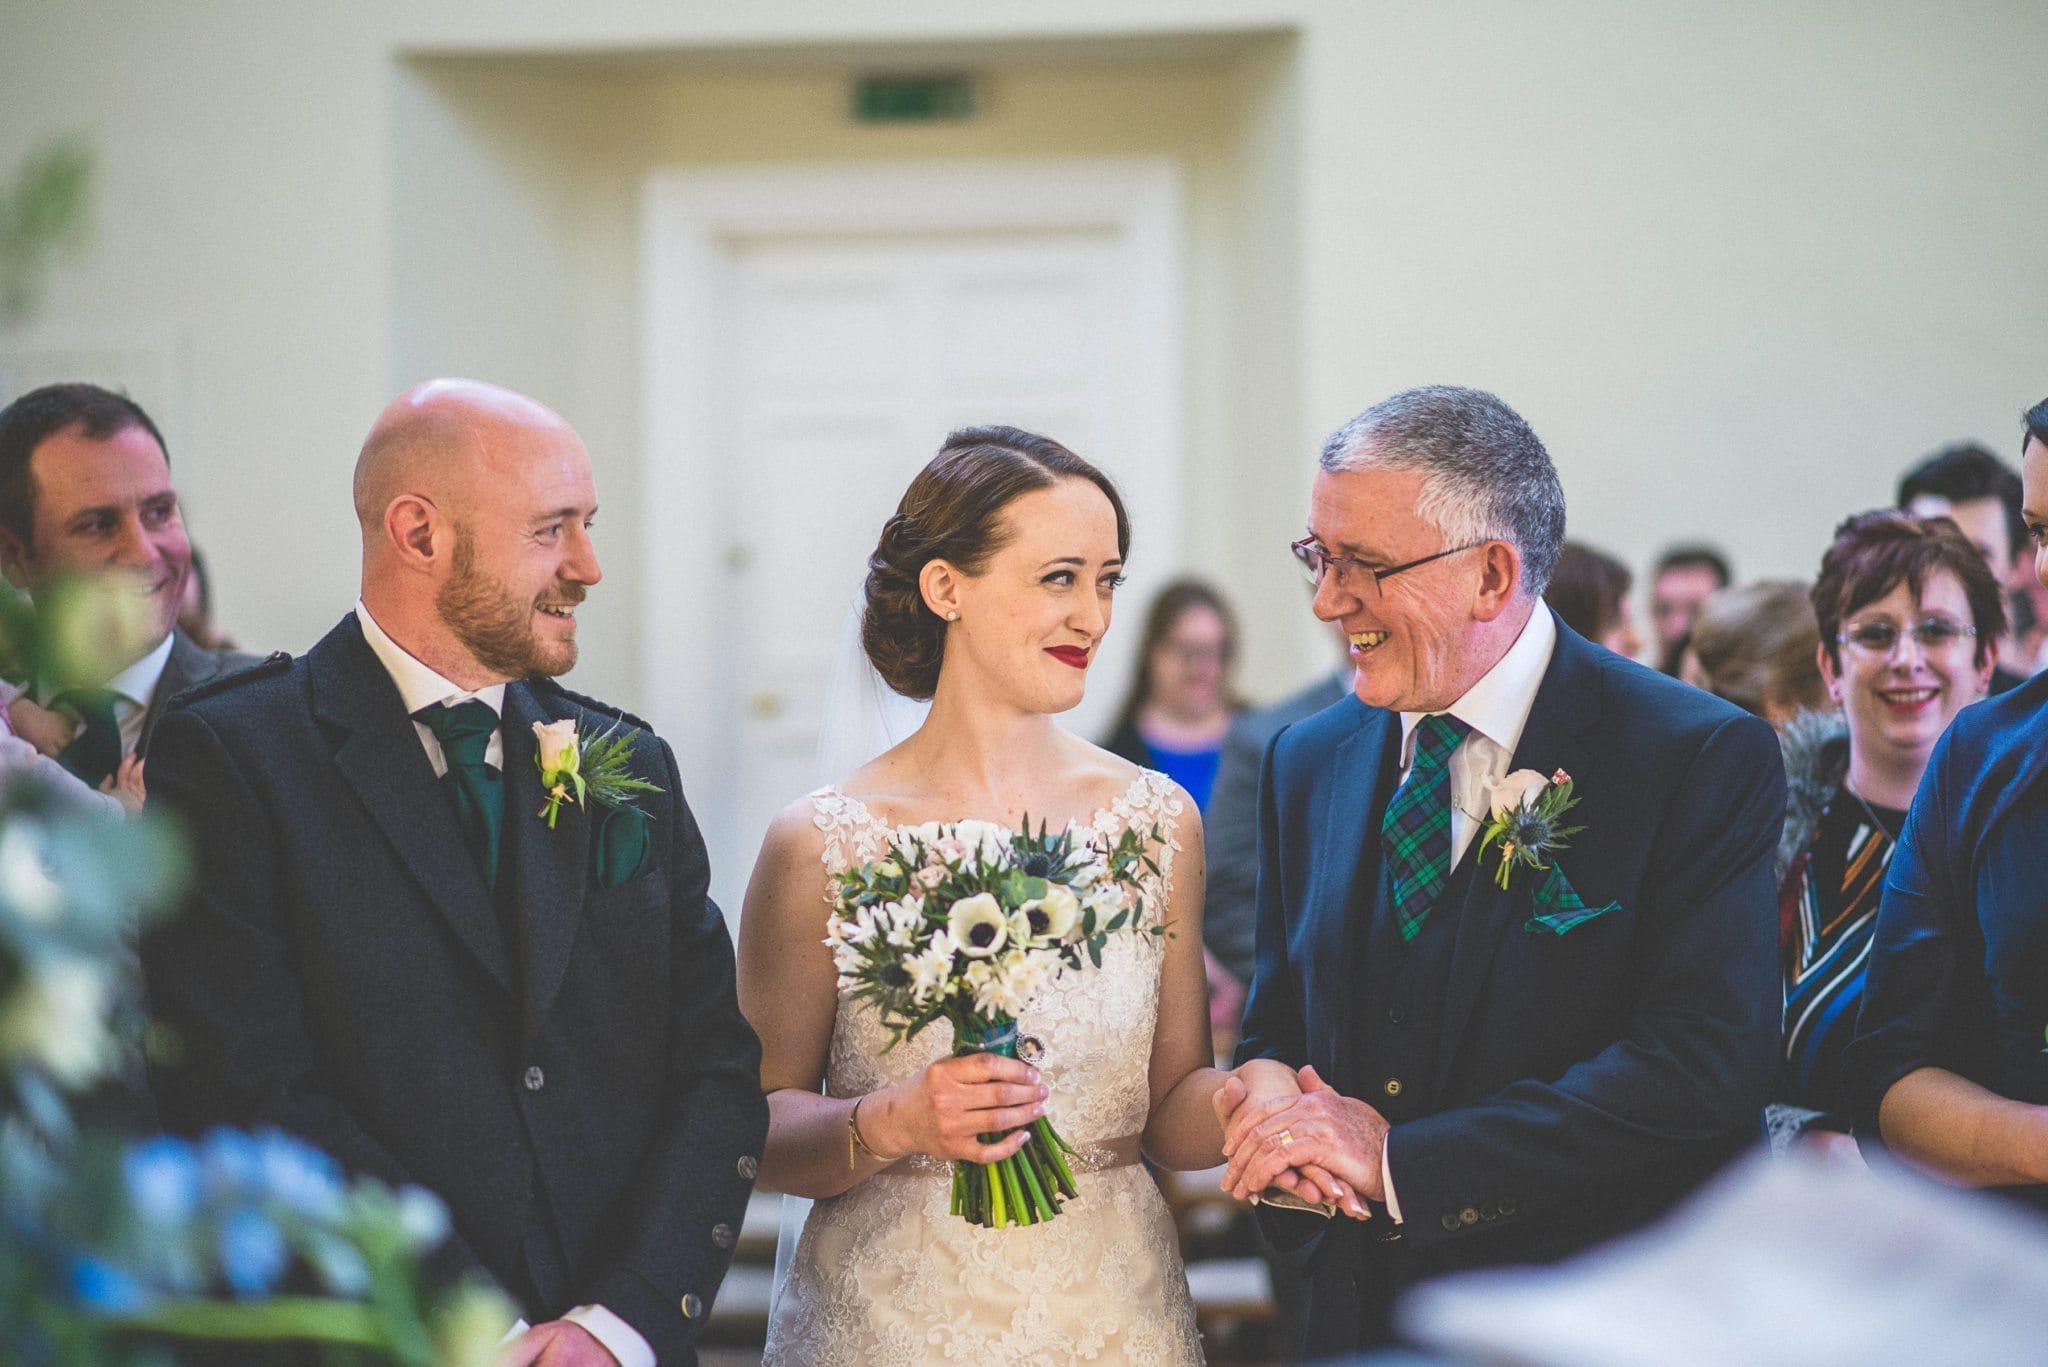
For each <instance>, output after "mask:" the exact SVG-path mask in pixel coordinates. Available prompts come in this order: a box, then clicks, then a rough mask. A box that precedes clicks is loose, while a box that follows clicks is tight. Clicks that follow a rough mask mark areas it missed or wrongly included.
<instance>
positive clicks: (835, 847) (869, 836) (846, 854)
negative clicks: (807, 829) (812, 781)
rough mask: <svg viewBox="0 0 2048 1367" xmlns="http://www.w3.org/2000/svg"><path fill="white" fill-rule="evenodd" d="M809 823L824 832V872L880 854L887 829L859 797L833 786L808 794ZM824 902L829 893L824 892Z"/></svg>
mask: <svg viewBox="0 0 2048 1367" xmlns="http://www.w3.org/2000/svg"><path fill="white" fill-rule="evenodd" d="M810 799H811V822H812V824H813V825H815V826H816V827H817V828H818V829H819V830H821V831H823V832H824V833H825V872H826V873H827V874H828V875H830V874H837V873H843V872H845V871H846V870H847V869H850V868H853V867H854V866H855V865H857V864H865V863H866V862H867V861H868V860H870V859H873V858H874V857H875V856H876V855H877V854H879V853H880V852H881V848H882V842H883V839H884V837H886V836H887V835H888V833H889V831H888V827H886V826H884V825H883V824H882V821H881V819H880V818H879V817H877V816H876V815H875V814H874V813H873V812H871V811H869V810H868V805H867V803H865V802H862V801H861V800H860V799H859V798H857V797H854V796H852V795H850V794H848V793H843V792H841V791H840V790H839V789H837V788H834V787H829V786H828V787H824V788H820V789H818V790H817V791H816V792H814V793H811V794H810ZM826 900H828V901H829V900H831V894H830V892H829V891H828V892H827V893H826Z"/></svg>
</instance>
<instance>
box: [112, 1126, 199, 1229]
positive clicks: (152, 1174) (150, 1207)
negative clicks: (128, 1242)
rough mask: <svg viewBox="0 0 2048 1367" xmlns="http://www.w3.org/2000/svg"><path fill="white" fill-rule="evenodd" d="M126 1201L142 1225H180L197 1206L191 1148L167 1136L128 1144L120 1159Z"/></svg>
mask: <svg viewBox="0 0 2048 1367" xmlns="http://www.w3.org/2000/svg"><path fill="white" fill-rule="evenodd" d="M121 1176H122V1178H123V1180H124V1181H125V1182H126V1184H127V1187H128V1200H129V1202H130V1203H131V1204H132V1205H133V1206H134V1207H135V1213H136V1214H137V1215H138V1216H139V1217H140V1218H141V1219H142V1220H143V1221H144V1222H146V1223H148V1224H152V1225H158V1226H169V1225H182V1224H184V1223H185V1222H186V1221H187V1220H189V1219H191V1218H192V1212H193V1211H194V1210H195V1209H196V1208H197V1207H198V1204H199V1160H198V1158H197V1156H196V1155H194V1154H193V1152H192V1146H191V1145H190V1144H187V1143H186V1142H185V1141H184V1140H182V1139H173V1138H170V1137H168V1136H165V1137H163V1138H159V1139H147V1140H144V1141H143V1142H142V1143H139V1144H135V1145H131V1146H130V1147H129V1149H128V1151H127V1152H126V1153H125V1154H123V1155H122V1156H121Z"/></svg>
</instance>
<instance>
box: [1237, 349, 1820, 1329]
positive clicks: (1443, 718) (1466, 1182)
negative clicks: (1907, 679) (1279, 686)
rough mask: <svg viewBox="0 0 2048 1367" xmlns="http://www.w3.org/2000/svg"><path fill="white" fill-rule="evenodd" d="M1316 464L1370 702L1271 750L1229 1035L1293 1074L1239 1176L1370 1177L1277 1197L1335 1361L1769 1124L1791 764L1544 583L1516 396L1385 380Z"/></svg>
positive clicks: (1358, 688)
mask: <svg viewBox="0 0 2048 1367" xmlns="http://www.w3.org/2000/svg"><path fill="white" fill-rule="evenodd" d="M1320 466H1321V468H1320V470H1319V471H1318V472H1317V474H1316V476H1315V482H1314V487H1313V491H1312V493H1311V495H1310V499H1309V517H1308V526H1309V531H1310V535H1309V536H1308V537H1306V538H1305V539H1303V540H1301V541H1298V542H1296V543H1295V544H1294V545H1293V547H1292V548H1291V549H1292V550H1293V552H1294V554H1295V556H1296V558H1297V559H1298V560H1299V561H1300V563H1301V565H1302V568H1303V569H1304V571H1305V572H1306V573H1307V575H1308V576H1309V578H1310V579H1311V581H1312V582H1313V583H1314V584H1315V585H1316V597H1315V604H1314V609H1315V613H1316V615H1317V616H1318V617H1320V618H1322V619H1323V620H1325V621H1335V622H1341V623H1342V624H1343V626H1344V628H1345V631H1346V633H1347V635H1348V636H1349V638H1350V641H1351V651H1352V658H1353V660H1354V662H1355V665H1356V677H1355V679H1354V692H1355V694H1356V698H1357V702H1356V704H1353V703H1346V704H1344V705H1343V706H1339V707H1332V708H1327V709H1325V710H1324V711H1322V712H1318V713H1317V714H1316V715H1314V716H1313V717H1310V718H1308V719H1307V720H1305V721H1300V722H1296V723H1295V724H1294V725H1292V726H1290V727H1288V728H1287V729H1286V730H1284V731H1282V732H1281V733H1280V734H1279V735H1278V736H1276V737H1274V739H1273V744H1272V746H1271V748H1270V749H1269V750H1268V752H1267V757H1266V766H1265V776H1264V778H1263V779H1262V780H1261V783H1260V792H1259V883H1258V887H1259V892H1258V900H1259V936H1258V944H1259V955H1258V969H1257V972H1256V973H1255V974H1254V976H1253V980H1252V992H1251V1002H1250V1005H1249V1006H1248V1007H1247V1008H1246V1012H1245V1028H1244V1042H1243V1043H1242V1044H1241V1045H1240V1046H1239V1053H1238V1056H1239V1058H1240V1059H1245V1060H1258V1059H1273V1060H1277V1061H1279V1062H1283V1063H1285V1064H1287V1065H1288V1066H1290V1067H1293V1068H1296V1069H1298V1070H1299V1072H1298V1073H1297V1075H1296V1076H1297V1077H1298V1079H1299V1081H1300V1083H1301V1088H1302V1093H1301V1095H1300V1096H1299V1097H1295V1098H1289V1099H1272V1100H1267V1099H1262V1098H1260V1097H1259V1096H1257V1095H1254V1094H1253V1093H1252V1091H1251V1090H1250V1089H1251V1088H1253V1087H1254V1086H1257V1085H1261V1084H1260V1082H1259V1080H1257V1079H1233V1080H1232V1081H1230V1082H1228V1083H1226V1084H1225V1086H1224V1088H1223V1089H1222V1091H1221V1092H1220V1093H1219V1095H1218V1100H1219V1103H1220V1104H1221V1107H1222V1108H1223V1110H1224V1111H1225V1112H1226V1113H1227V1125H1228V1128H1227V1130H1226V1149H1227V1151H1228V1152H1229V1154H1230V1164H1229V1169H1228V1171H1227V1172H1226V1174H1225V1178H1224V1185H1225V1187H1226V1189H1228V1190H1230V1191H1232V1192H1234V1193H1236V1194H1239V1195H1251V1196H1260V1197H1262V1198H1263V1197H1264V1195H1265V1193H1266V1192H1267V1190H1268V1187H1269V1185H1270V1184H1271V1183H1272V1182H1273V1181H1274V1180H1275V1179H1276V1178H1278V1177H1282V1176H1284V1175H1286V1174H1287V1173H1289V1172H1290V1171H1292V1172H1297V1173H1300V1172H1304V1170H1305V1165H1306V1166H1320V1167H1321V1168H1322V1169H1323V1170H1324V1171H1325V1172H1326V1173H1327V1174H1328V1175H1329V1177H1330V1178H1332V1179H1333V1180H1334V1181H1335V1182H1336V1183H1338V1184H1339V1185H1341V1186H1343V1187H1345V1188H1346V1189H1347V1190H1349V1191H1352V1192H1354V1193H1363V1194H1364V1196H1365V1197H1366V1198H1367V1199H1368V1200H1370V1201H1372V1202H1375V1203H1378V1204H1376V1205H1374V1206H1372V1207H1368V1208H1366V1209H1354V1208H1352V1207H1351V1206H1348V1205H1347V1206H1346V1207H1345V1213H1346V1214H1347V1215H1349V1216H1350V1217H1351V1218H1348V1219H1341V1220H1337V1221H1335V1222H1334V1223H1333V1222H1330V1221H1328V1220H1317V1219H1316V1218H1315V1217H1314V1216H1311V1215H1308V1214H1303V1213H1300V1212H1297V1211H1293V1210H1287V1209H1274V1206H1273V1203H1272V1202H1271V1201H1266V1200H1263V1199H1262V1201H1261V1205H1260V1208H1259V1209H1260V1214H1259V1219H1260V1221H1261V1223H1262V1224H1264V1225H1265V1226H1266V1229H1267V1233H1268V1234H1269V1236H1270V1237H1272V1239H1273V1240H1274V1242H1275V1243H1276V1244H1279V1245H1281V1246H1283V1247H1286V1248H1288V1249H1290V1250H1293V1251H1294V1252H1295V1253H1297V1254H1298V1255H1299V1256H1301V1257H1302V1258H1303V1259H1304V1260H1305V1262H1306V1265H1307V1267H1308V1269H1309V1275H1310V1278H1311V1286H1310V1293H1309V1310H1308V1315H1307V1337H1308V1342H1307V1343H1306V1344H1305V1345H1304V1347H1305V1348H1307V1349H1308V1350H1310V1351H1311V1352H1312V1353H1315V1354H1336V1353H1346V1352H1353V1351H1356V1350H1357V1349H1359V1348H1360V1347H1364V1346H1368V1345H1377V1344H1379V1343H1382V1342H1384V1341H1386V1339H1387V1338H1388V1337H1389V1335H1390V1332H1391V1323H1390V1319H1389V1315H1390V1311H1391V1308H1392V1305H1393V1301H1394V1299H1395V1297H1396V1295H1397V1294H1398V1293H1399V1292H1400V1290H1401V1289H1402V1288H1404V1287H1406V1286H1408V1285H1411V1284H1413V1283H1415V1282H1417V1281H1420V1280H1422V1279H1424V1278H1428V1277H1433V1276H1437V1275H1440V1274H1443V1273H1448V1272H1455V1271H1459V1270H1463V1269H1469V1268H1478V1267H1484V1266H1489V1265H1500V1264H1505V1263H1520V1262H1549V1261H1554V1260H1556V1259H1558V1258H1561V1257H1563V1256H1565V1255H1567V1254H1569V1253H1572V1252H1574V1251H1576V1250H1578V1249H1582V1248H1586V1247H1588V1246H1590V1245H1592V1244H1594V1243H1597V1242H1600V1241H1602V1240H1605V1239H1608V1238H1611V1237H1613V1236H1615V1235H1617V1234H1620V1233H1622V1232H1624V1231H1626V1230H1629V1229H1633V1228H1636V1227H1638V1226H1640V1225H1641V1224H1643V1223H1645V1222H1646V1221H1648V1220H1651V1219H1654V1218H1655V1217H1656V1216H1657V1215H1658V1214H1660V1213H1661V1212H1662V1211H1664V1210H1665V1209H1667V1208H1668V1207H1669V1206H1670V1205H1671V1204H1672V1203H1673V1202H1675V1201H1676V1200H1678V1199H1679V1198H1680V1197H1681V1196H1683V1195H1684V1194H1685V1193H1686V1192H1687V1191H1689V1190H1691V1189H1692V1188H1693V1187H1694V1186H1695V1185H1697V1184H1698V1183H1699V1182H1700V1181H1701V1180H1702V1179H1703V1178H1704V1177H1705V1176H1706V1175H1707V1174H1708V1173H1710V1172H1711V1171H1713V1170H1714V1169H1715V1168H1716V1167H1717V1166H1718V1165H1719V1164H1720V1163H1721V1162H1723V1161H1724V1160H1725V1159H1726V1158H1727V1157H1728V1156H1729V1155H1730V1154H1732V1153H1734V1152H1735V1151H1737V1150H1738V1149H1739V1148H1741V1147H1742V1146H1743V1145H1744V1144H1746V1143H1747V1142H1749V1141H1750V1140H1751V1139H1753V1138H1754V1136H1755V1132H1756V1125H1757V1116H1758V1112H1759V1110H1760V1108H1761V1107H1762V1105H1763V1103H1764V1100H1765V1099H1766V1096H1767V1094H1768V1090H1769V1086H1770V1079H1771V1075H1772V1071H1773V1068H1774V1066H1775V1061H1776V1053H1777V1039H1778V1027H1779V1021H1780V1009H1781V1003H1780V1000H1779V982H1778V971H1777V963H1776V959H1777V954H1776V936H1775V933H1774V923H1775V921H1776V914H1775V907H1774V905H1773V897H1772V892H1773V887H1772V879H1771V875H1772V867H1771V854H1772V850H1773V847H1774V846H1775V844H1776V841H1777V837H1778V831H1779V827H1780V824H1781V823H1782V821H1783V819H1784V810H1785V794H1784V784H1785V777H1784V770H1783V768H1782V765H1781V762H1780V760H1779V756H1778V745H1777V741H1776V739H1775V738H1774V737H1773V735H1772V733H1771V730H1770V728H1769V727H1768V726H1766V725H1764V724H1763V723H1762V722H1761V721H1758V720H1757V719H1756V718H1754V717H1750V716H1746V715H1744V714H1743V713H1742V712H1741V711H1740V710H1739V709H1738V708H1735V707H1732V706H1730V705H1729V704H1727V703H1725V702H1722V701H1720V700H1719V699H1716V698H1713V697H1710V696H1708V695H1706V694H1703V693H1701V692H1699V691H1697V690H1695V689H1690V688H1686V687H1684V686H1683V685H1681V684H1678V683H1676V682H1674V681H1673V680H1671V679H1667V678H1665V677H1663V676H1661V675H1659V674H1656V673H1654V672H1652V671H1650V670H1648V669H1645V668H1643V667H1642V666H1641V665H1638V664H1635V663H1634V662H1632V661H1629V660H1624V659H1621V658H1620V657H1619V656H1617V655H1615V654H1614V653H1613V652H1612V651H1607V650H1602V649H1600V648H1599V647H1598V646H1595V645H1593V644H1591V643H1590V642H1588V641H1586V640H1585V639H1584V638H1583V637H1581V636H1580V635H1579V634H1578V633H1577V632H1575V631H1573V630H1572V629H1571V628H1570V627H1567V626H1564V625H1562V624H1561V623H1559V622H1558V621H1557V618H1556V615H1555V614H1554V613H1553V612H1552V611H1551V610H1550V609H1549V608H1548V607H1546V606H1544V604H1543V602H1542V601H1541V594H1542V591H1543V588H1544V585H1545V583H1546V581H1547V579H1548V577H1549V573H1550V567H1551V565H1552V564H1553V563H1554V561H1555V559H1556V555H1557V550H1558V545H1559V543H1560V542H1561V541H1562V540H1563V539H1564V527H1565V502H1564V490H1563V488H1562V486H1561V485H1560V483H1559V482H1558V477H1557V470H1556V467H1555V465H1553V464H1552V462H1551V459H1550V456H1549V453H1548V452H1547V451H1546V450H1545V449H1544V446H1543V443H1542V441H1541V440H1540V439H1539V438H1538V437H1537V435H1536V433H1535V432H1534V431H1532V430H1531V429H1530V427H1529V425H1528V423H1526V422H1525V421H1523V419H1522V418H1521V416H1520V415H1519V414H1517V413H1516V412H1515V411H1514V410H1513V409H1512V408H1510V407H1508V405H1507V404H1505V403H1503V402H1501V400H1500V399H1499V398H1497V397H1495V396H1494V395H1492V394H1487V393H1483V392H1480V391H1477V390H1471V389H1463V388H1454V387H1450V386H1432V387H1429V388H1425V389H1417V390H1410V391H1408V392H1406V393H1402V394H1397V395H1395V396H1393V397H1392V398H1390V399H1386V400H1384V401H1382V402H1381V403H1379V404H1376V405H1374V406H1373V407H1372V408H1369V409H1367V410H1366V411H1365V412H1364V413H1362V414H1360V415H1359V416H1358V417H1356V418H1354V419H1352V421H1351V422H1349V423H1347V424H1346V425H1345V426H1344V427H1342V428H1340V429H1339V430H1338V431H1337V432H1336V433H1334V434H1333V435H1332V436H1331V437H1330V438H1329V440H1328V441H1327V442H1325V443H1324V446H1323V450H1322V456H1321V461H1320ZM1560 774H1562V775H1563V776H1564V777H1566V778H1569V779H1570V780H1571V783H1572V787H1571V789H1570V790H1569V792H1566V791H1563V790H1562V789H1561V787H1554V786H1553V785H1560V784H1561V780H1560V779H1559V777H1558V776H1559V775H1560ZM1528 798H1534V799H1536V801H1537V806H1536V807H1535V808H1534V809H1531V808H1528V807H1525V806H1524V805H1523V800H1524V799H1528ZM1496 803H1498V804H1500V806H1501V812H1500V815H1499V816H1495V815H1494V813H1493V809H1494V806H1495V804H1496ZM1560 803H1565V804H1569V805H1568V806H1566V807H1564V808H1563V809H1562V810H1560V807H1559V804H1560ZM1514 813H1523V814H1524V815H1512V814H1514ZM1511 815H1512V819H1513V821H1514V826H1513V834H1514V835H1515V837H1516V839H1515V840H1513V841H1503V840H1501V839H1499V838H1498V837H1496V838H1494V839H1488V838H1487V836H1486V834H1485V832H1487V831H1488V830H1489V829H1495V827H1494V823H1495V822H1496V821H1502V822H1505V821H1507V820H1508V819H1509V818H1510V817H1511ZM1546 815H1547V820H1548V824H1549V830H1548V832H1547V833H1546V831H1545V829H1543V828H1544V826H1545V824H1546ZM1558 822H1564V823H1568V824H1569V825H1570V826H1571V827H1572V828H1573V832H1572V834H1571V835H1570V836H1569V844H1568V845H1562V846H1561V845H1559V844H1557V843H1556V837H1557V836H1558V835H1561V834H1562V832H1559V831H1558V830H1556V824H1557V823H1558ZM1504 846H1509V847H1511V848H1504ZM1368 1210H1369V1212H1370V1218H1369V1219H1365V1218H1361V1217H1363V1216H1365V1215H1366V1214H1367V1213H1368Z"/></svg>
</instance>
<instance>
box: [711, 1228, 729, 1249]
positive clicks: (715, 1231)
mask: <svg viewBox="0 0 2048 1367" xmlns="http://www.w3.org/2000/svg"><path fill="white" fill-rule="evenodd" d="M711 1242H712V1243H714V1244H717V1245H718V1246H719V1247H720V1248H731V1247H732V1243H733V1239H732V1226H731V1225H713V1226H712V1227H711Z"/></svg>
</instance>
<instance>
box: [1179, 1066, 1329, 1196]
mask: <svg viewBox="0 0 2048 1367" xmlns="http://www.w3.org/2000/svg"><path fill="white" fill-rule="evenodd" d="M1302 1076H1305V1077H1314V1076H1315V1070H1314V1069H1312V1068H1311V1069H1303V1070H1302ZM1300 1099H1301V1082H1300V1079H1299V1078H1297V1077H1296V1076H1295V1075H1294V1073H1293V1072H1292V1070H1290V1069H1289V1068H1288V1067H1287V1065H1286V1064H1284V1063H1278V1062H1275V1061H1273V1060H1270V1059H1254V1060H1252V1061H1251V1062H1249V1063H1246V1064H1244V1065H1243V1066H1241V1067H1240V1068H1238V1069H1237V1070H1236V1071H1235V1072H1233V1073H1232V1074H1231V1075H1230V1076H1229V1077H1227V1078H1225V1079H1224V1081H1223V1085H1222V1086H1221V1087H1219V1088H1217V1089H1216V1091H1215V1093H1214V1095H1213V1096H1211V1098H1210V1104H1211V1105H1212V1106H1213V1107H1214V1108H1215V1111H1216V1118H1217V1119H1218V1120H1220V1121H1221V1122H1222V1123H1223V1156H1224V1157H1225V1158H1226V1159H1228V1158H1230V1157H1231V1156H1232V1155H1233V1153H1234V1152H1236V1150H1237V1148H1238V1145H1239V1143H1240V1142H1241V1141H1242V1139H1243V1137H1244V1136H1245V1135H1246V1134H1248V1133H1249V1132H1250V1131H1251V1130H1253V1129H1254V1128H1256V1126H1257V1125H1258V1124H1259V1123H1260V1122H1261V1121H1262V1120H1264V1119H1265V1118H1266V1117H1269V1116H1273V1115H1277V1114H1279V1113H1281V1112H1283V1111H1285V1110H1286V1109H1287V1108H1289V1107H1291V1106H1293V1105H1295V1104H1296V1103H1298V1102H1299V1101H1300ZM1235 1175H1236V1168H1235V1165H1232V1167H1231V1168H1230V1169H1229V1170H1227V1171H1226V1172H1225V1174H1224V1177H1223V1181H1222V1183H1221V1186H1222V1188H1223V1190H1225V1191H1230V1192H1232V1193H1233V1194H1234V1195H1236V1196H1237V1197H1238V1199H1239V1200H1250V1199H1254V1197H1255V1195H1256V1193H1258V1192H1263V1191H1264V1190H1265V1189H1266V1188H1267V1187H1269V1186H1272V1187H1279V1188H1280V1189H1281V1190H1283V1191H1288V1192H1292V1193H1293V1194H1294V1195H1296V1196H1299V1197H1300V1198H1301V1199H1302V1200H1304V1201H1309V1202H1313V1203H1315V1204H1317V1205H1328V1204H1332V1203H1334V1204H1336V1205H1338V1206H1340V1207H1341V1208H1342V1209H1343V1210H1344V1212H1345V1213H1346V1214H1348V1215H1350V1216H1352V1217H1353V1218H1354V1219H1359V1220H1363V1219H1366V1218H1368V1214H1369V1213H1368V1212H1367V1210H1366V1208H1365V1206H1364V1205H1363V1204H1362V1203H1361V1202H1360V1201H1359V1199H1358V1196H1357V1194H1356V1192H1354V1191H1350V1190H1346V1188H1345V1185H1344V1183H1342V1182H1340V1181H1339V1180H1338V1179H1337V1178H1336V1177H1334V1176H1332V1175H1331V1173H1330V1171H1329V1169H1327V1168H1326V1167H1324V1166H1323V1165H1322V1164H1320V1163H1317V1162H1314V1161H1312V1160H1310V1159H1308V1158H1307V1157H1306V1156H1304V1157H1303V1159H1302V1160H1301V1161H1300V1162H1299V1163H1297V1164H1290V1165H1289V1166H1287V1167H1286V1168H1285V1169H1284V1170H1283V1171H1281V1172H1280V1173H1278V1174H1277V1175H1275V1176H1274V1177H1272V1178H1270V1179H1269V1180H1267V1181H1265V1182H1262V1183H1260V1184H1259V1185H1258V1186H1257V1187H1255V1188H1252V1190H1251V1192H1249V1193H1247V1192H1241V1191H1236V1190H1235V1188H1234V1186H1233V1181H1232V1179H1233V1177H1234V1176H1235Z"/></svg>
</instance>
